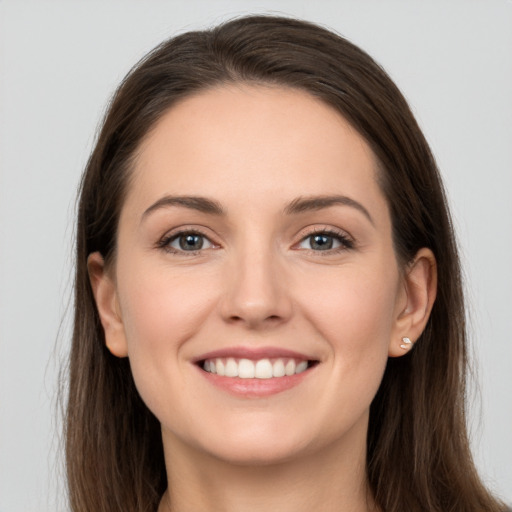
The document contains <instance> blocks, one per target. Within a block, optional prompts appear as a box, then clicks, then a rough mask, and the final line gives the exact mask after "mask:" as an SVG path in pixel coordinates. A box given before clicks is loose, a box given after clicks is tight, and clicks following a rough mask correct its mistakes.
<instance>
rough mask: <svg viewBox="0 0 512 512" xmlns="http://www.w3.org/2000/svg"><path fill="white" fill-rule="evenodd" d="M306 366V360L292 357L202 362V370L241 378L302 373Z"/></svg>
mask: <svg viewBox="0 0 512 512" xmlns="http://www.w3.org/2000/svg"><path fill="white" fill-rule="evenodd" d="M307 368H308V362H307V361H299V362H296V361H295V360H294V359H273V360H272V361H271V360H270V359H259V360H258V361H251V360H250V359H235V358H233V357H228V358H227V359H222V358H217V359H208V360H206V361H205V362H204V364H203V370H205V371H207V372H209V373H216V374H217V375H222V376H225V377H240V378H241V379H254V378H256V379H271V378H273V377H284V376H290V375H295V374H296V373H302V372H304V371H306V370H307Z"/></svg>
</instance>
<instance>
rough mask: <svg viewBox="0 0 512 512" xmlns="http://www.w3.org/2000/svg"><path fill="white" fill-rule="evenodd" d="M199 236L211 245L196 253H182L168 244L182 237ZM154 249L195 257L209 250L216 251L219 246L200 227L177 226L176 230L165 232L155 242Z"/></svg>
mask: <svg viewBox="0 0 512 512" xmlns="http://www.w3.org/2000/svg"><path fill="white" fill-rule="evenodd" d="M187 234H191V235H200V236H202V237H204V238H205V239H206V240H208V242H209V243H210V244H211V246H210V247H206V248H204V249H203V248H201V249H198V250H196V251H184V250H182V249H177V248H174V247H170V243H171V242H173V241H174V240H176V239H178V238H179V237H180V236H182V235H187ZM155 245H156V248H157V249H162V250H164V251H166V252H169V253H171V254H180V255H181V254H183V255H189V256H191V255H197V254H198V253H200V252H202V251H205V250H209V249H212V248H213V249H216V248H218V247H219V244H218V243H216V242H214V241H213V240H212V236H211V235H209V234H207V233H206V230H203V229H202V228H201V227H198V226H196V225H193V226H179V227H176V228H173V229H171V230H170V231H167V232H166V233H165V234H164V235H163V236H162V237H160V239H159V240H158V241H157V242H156V244H155Z"/></svg>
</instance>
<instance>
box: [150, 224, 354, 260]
mask: <svg viewBox="0 0 512 512" xmlns="http://www.w3.org/2000/svg"><path fill="white" fill-rule="evenodd" d="M185 235H192V236H194V235H195V236H200V237H202V238H204V239H206V240H207V241H208V243H209V244H211V246H212V247H215V246H216V244H214V243H213V242H212V241H211V240H210V238H209V237H208V236H207V235H206V234H205V233H203V232H201V231H200V230H198V229H183V230H181V231H178V232H175V233H172V234H169V235H166V236H164V237H163V238H162V239H161V240H160V241H159V242H158V243H157V248H159V249H163V250H164V251H166V252H168V253H171V254H178V255H185V254H186V255H190V256H197V255H198V254H199V253H200V252H202V251H204V250H205V249H203V248H202V247H201V248H200V249H198V250H195V251H186V250H183V249H181V250H180V249H175V248H174V247H171V246H170V244H171V243H172V242H174V241H175V240H178V239H179V238H180V237H182V236H185ZM317 235H324V236H326V237H329V238H333V239H335V240H337V241H338V242H339V243H340V246H339V247H335V248H330V249H325V250H315V249H304V250H307V251H310V252H314V253H323V254H322V255H332V254H337V253H339V252H342V251H346V250H350V249H353V248H354V245H355V244H354V241H353V240H352V239H351V238H350V237H348V236H347V235H346V234H344V233H342V232H340V231H336V230H333V229H325V228H319V229H315V230H313V231H311V232H309V233H308V234H306V235H305V236H303V237H302V238H301V239H300V241H299V243H298V244H295V246H294V247H296V246H297V245H300V244H302V243H303V242H305V241H306V240H308V239H310V238H312V237H314V236H317ZM210 248H211V247H208V248H207V249H210Z"/></svg>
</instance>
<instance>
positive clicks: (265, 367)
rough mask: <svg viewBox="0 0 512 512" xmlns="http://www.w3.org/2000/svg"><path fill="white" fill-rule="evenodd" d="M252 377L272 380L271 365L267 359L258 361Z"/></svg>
mask: <svg viewBox="0 0 512 512" xmlns="http://www.w3.org/2000/svg"><path fill="white" fill-rule="evenodd" d="M254 376H255V377H256V378H257V379H271V378H272V363H271V362H270V361H269V360H268V359H260V360H259V361H258V362H257V363H256V371H255V372H254Z"/></svg>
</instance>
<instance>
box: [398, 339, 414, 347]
mask: <svg viewBox="0 0 512 512" xmlns="http://www.w3.org/2000/svg"><path fill="white" fill-rule="evenodd" d="M402 342H403V343H402V344H401V345H400V348H403V349H404V350H408V349H409V348H411V345H412V344H413V343H412V341H411V340H410V339H409V338H407V336H404V337H403V338H402Z"/></svg>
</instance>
